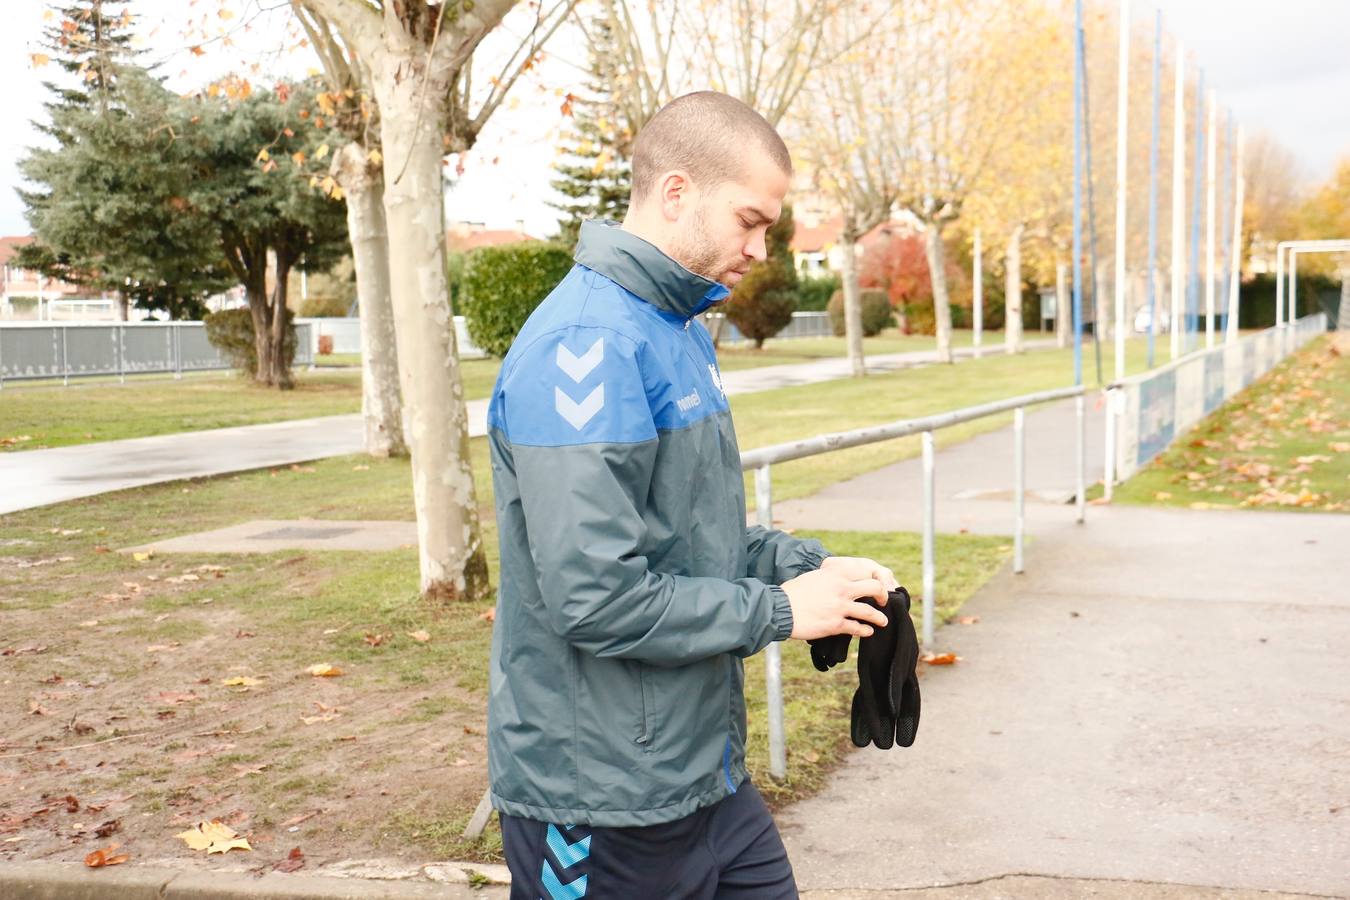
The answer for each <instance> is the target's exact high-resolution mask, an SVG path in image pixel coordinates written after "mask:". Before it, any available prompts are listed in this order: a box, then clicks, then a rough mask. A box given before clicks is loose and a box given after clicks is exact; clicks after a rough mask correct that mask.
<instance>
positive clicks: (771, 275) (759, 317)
mask: <svg viewBox="0 0 1350 900" xmlns="http://www.w3.org/2000/svg"><path fill="white" fill-rule="evenodd" d="M792 232H793V222H792V207H790V206H784V207H783V212H782V215H780V216H779V217H778V221H777V222H775V223H774V224H773V225H771V226H770V227H769V230H768V232H767V234H765V243H766V244H767V245H768V253H767V256H766V258H765V259H764V260H763V261H762V262H757V263H755V264H754V265H752V266H750V268H749V270H748V271H747V272H746V273H745V275H744V276H743V277H742V278H741V280H740V282H739V283H737V285H736V287H735V288H734V289H733V290H732V292H731V296H730V297H729V298H728V299H727V302H726V305H725V306H724V307H723V310H722V311H723V312H724V313H726V317H727V318H728V319H730V320H731V323H732V324H733V325H735V326H736V327H737V328H738V329H740V332H741V334H743V335H745V336H746V337H748V338H750V339H751V340H752V341H754V342H755V349H756V350H762V349H763V348H764V341H766V340H767V339H769V338H771V337H773V336H774V335H775V334H777V333H778V332H780V331H782V330H783V329H784V328H786V327H787V325H788V323H789V322H791V321H792V311H793V310H795V309H796V308H797V270H796V268H795V267H794V266H793V263H792V248H791V246H790V245H791V243H792Z"/></svg>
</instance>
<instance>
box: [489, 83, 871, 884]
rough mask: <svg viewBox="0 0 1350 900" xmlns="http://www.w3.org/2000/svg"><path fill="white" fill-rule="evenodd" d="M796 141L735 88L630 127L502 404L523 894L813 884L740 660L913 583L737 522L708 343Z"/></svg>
mask: <svg viewBox="0 0 1350 900" xmlns="http://www.w3.org/2000/svg"><path fill="white" fill-rule="evenodd" d="M791 173H792V163H791V160H790V158H789V156H788V152H787V148H786V147H785V146H784V144H783V141H782V139H781V138H779V136H778V134H777V133H776V132H775V131H774V129H773V127H772V126H770V125H769V124H768V122H766V121H765V120H764V119H763V118H762V117H760V116H759V115H758V114H757V113H755V112H754V111H753V110H751V109H750V108H749V107H748V106H746V105H745V104H743V103H741V102H740V101H738V100H735V99H733V98H731V97H728V96H726V95H723V94H717V93H712V92H702V93H697V94H689V95H687V96H684V97H681V98H679V99H677V100H675V101H673V102H672V103H670V104H669V105H668V106H666V107H665V108H664V109H662V110H661V111H660V112H659V113H657V115H656V116H655V117H654V118H653V119H652V120H651V122H650V123H649V124H648V125H647V126H646V127H645V128H644V129H643V130H642V132H641V134H639V135H638V138H637V143H636V145H635V147H634V153H633V190H632V198H631V205H630V210H629V213H628V216H627V218H626V219H625V220H624V223H623V225H622V227H619V226H616V225H613V224H610V223H599V222H587V223H585V224H584V225H583V226H582V230H581V238H580V241H579V243H578V245H577V251H576V262H577V264H576V266H575V267H574V268H573V269H572V271H571V272H570V273H569V274H568V275H567V277H566V278H564V279H563V281H562V283H561V284H559V285H558V287H557V288H556V289H555V290H554V291H553V292H552V293H551V294H550V295H549V296H548V297H547V298H546V299H545V300H544V302H543V303H542V304H541V305H540V306H539V308H538V309H537V310H536V311H535V312H534V314H533V315H531V316H530V318H529V320H528V321H527V322H526V324H525V326H524V328H522V329H521V332H520V335H519V336H518V337H517V338H516V341H515V343H514V344H513V345H512V347H511V351H510V352H509V353H508V354H507V357H506V360H505V361H504V362H503V364H502V370H501V375H500V376H499V378H498V380H497V385H496V387H495V388H494V390H493V396H492V401H491V405H490V408H489V413H488V429H489V440H490V443H491V450H492V474H493V481H494V485H495V491H496V504H497V522H498V528H499V530H500V539H501V590H500V593H499V599H498V604H497V615H496V626H495V630H494V633H493V640H492V659H491V673H490V692H489V698H490V699H489V704H488V760H489V770H490V780H491V783H492V803H493V806H494V807H495V808H496V809H497V810H498V812H499V813H500V814H501V821H502V838H503V844H504V849H505V853H506V859H507V863H508V865H509V866H510V869H511V876H512V884H513V887H512V894H511V895H512V897H519V898H530V900H538V898H549V900H560V898H579V897H601V898H606V897H614V898H625V900H637V898H644V900H645V898H663V900H664V898H676V897H681V898H683V897H690V898H711V897H714V896H716V897H719V898H720V897H747V898H748V897H754V898H778V897H795V896H796V887H795V884H794V882H793V878H792V869H791V867H790V866H789V864H788V861H787V854H786V852H785V851H784V849H783V844H782V840H781V839H780V837H779V835H778V831H777V829H776V828H775V827H774V824H773V820H772V819H771V818H770V816H769V813H768V810H767V809H766V807H765V805H764V802H763V800H762V798H761V797H760V796H759V794H758V792H756V791H755V789H754V786H753V785H752V784H751V783H750V782H749V781H748V780H747V779H746V770H745V760H744V748H745V727H746V726H745V701H744V695H743V691H742V681H743V666H742V662H741V660H742V659H743V658H744V657H747V656H751V655H752V654H754V653H757V652H759V651H760V650H762V649H763V648H764V647H765V646H767V645H768V644H769V642H771V641H782V640H786V639H787V638H789V637H792V638H799V639H810V638H816V637H823V636H825V635H830V634H841V633H848V634H854V635H859V636H865V635H867V634H870V633H871V630H872V625H881V626H884V625H885V623H886V618H885V614H884V613H882V612H881V611H879V610H876V609H874V608H872V607H871V606H869V605H868V604H866V603H861V602H858V600H859V598H863V597H870V598H873V599H875V600H876V601H877V602H878V603H885V601H886V591H887V590H888V589H889V588H893V587H895V586H896V581H895V577H894V576H893V575H892V574H891V572H890V571H889V570H887V569H886V568H884V567H883V566H880V565H878V564H877V563H875V562H873V561H871V560H865V559H851V558H839V557H831V556H830V555H829V554H828V553H827V552H826V551H825V548H823V547H822V546H821V545H820V544H819V543H818V542H816V541H808V540H798V539H795V538H792V537H789V536H788V535H786V534H784V533H782V532H779V531H770V530H766V529H764V528H760V527H753V528H747V527H746V525H745V494H744V483H743V481H742V475H741V469H740V451H739V449H738V448H737V445H736V436H735V432H734V431H733V429H732V423H731V413H730V410H729V408H728V406H727V401H726V397H725V395H724V394H723V392H722V388H721V377H720V375H719V374H718V369H717V360H716V356H715V354H714V351H713V346H712V342H711V340H710V339H709V337H708V333H707V331H706V329H704V327H703V325H702V324H701V323H699V322H698V321H696V320H695V318H694V317H695V316H697V315H698V314H699V313H701V312H703V311H704V310H706V309H707V308H709V307H710V306H712V305H713V304H716V303H718V302H721V301H722V300H724V299H725V298H726V296H727V294H728V293H729V290H728V289H729V288H730V287H731V286H733V285H735V284H736V282H738V281H739V280H740V279H741V277H742V276H743V275H744V274H745V271H746V269H747V268H749V266H750V265H751V264H752V263H753V262H755V261H756V260H762V259H764V257H765V244H764V238H765V231H766V230H767V229H768V227H769V225H771V224H772V223H773V222H774V221H775V220H776V219H777V218H778V215H779V212H780V210H781V208H782V202H783V197H784V196H785V195H786V193H787V189H788V182H789V179H790V176H791Z"/></svg>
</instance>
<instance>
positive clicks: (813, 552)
mask: <svg viewBox="0 0 1350 900" xmlns="http://www.w3.org/2000/svg"><path fill="white" fill-rule="evenodd" d="M797 555H798V557H799V559H798V562H797V564H796V565H795V566H794V567H793V568H794V569H795V570H796V574H797V575H805V574H806V573H807V572H814V571H815V570H816V569H819V568H820V564H821V563H823V562H825V560H826V559H827V558H828V557H830V556H832V555H833V554H831V553H830V551H828V550H826V549H825V548H824V547H823V546H821V544H820V542H819V541H803V542H802V545H801V547H800V548H799V549H798V551H797ZM793 577H796V576H795V575H794V576H793Z"/></svg>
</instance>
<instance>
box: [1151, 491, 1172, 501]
mask: <svg viewBox="0 0 1350 900" xmlns="http://www.w3.org/2000/svg"><path fill="white" fill-rule="evenodd" d="M1153 499H1154V500H1171V499H1172V495H1171V493H1169V492H1168V491H1158V492H1156V493H1155V494H1154V495H1153Z"/></svg>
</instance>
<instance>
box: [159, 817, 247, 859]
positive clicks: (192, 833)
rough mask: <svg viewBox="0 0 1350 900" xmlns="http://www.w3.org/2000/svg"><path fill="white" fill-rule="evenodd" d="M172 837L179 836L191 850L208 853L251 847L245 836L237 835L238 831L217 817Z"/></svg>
mask: <svg viewBox="0 0 1350 900" xmlns="http://www.w3.org/2000/svg"><path fill="white" fill-rule="evenodd" d="M174 837H176V838H180V839H181V840H182V841H183V843H185V844H187V845H188V846H189V847H191V848H192V849H193V850H205V851H206V852H207V853H208V854H210V853H226V852H228V851H230V850H252V849H253V848H252V847H250V846H249V845H248V840H247V839H246V838H241V837H239V832H237V831H235V830H234V829H233V828H231V827H230V826H228V825H226V824H225V823H223V822H221V821H220V820H219V819H213V820H211V821H210V822H201V823H199V824H197V825H194V826H193V827H192V828H189V829H188V830H187V831H184V832H180V833H179V834H176V835H174Z"/></svg>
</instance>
